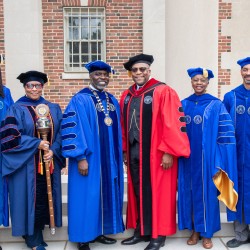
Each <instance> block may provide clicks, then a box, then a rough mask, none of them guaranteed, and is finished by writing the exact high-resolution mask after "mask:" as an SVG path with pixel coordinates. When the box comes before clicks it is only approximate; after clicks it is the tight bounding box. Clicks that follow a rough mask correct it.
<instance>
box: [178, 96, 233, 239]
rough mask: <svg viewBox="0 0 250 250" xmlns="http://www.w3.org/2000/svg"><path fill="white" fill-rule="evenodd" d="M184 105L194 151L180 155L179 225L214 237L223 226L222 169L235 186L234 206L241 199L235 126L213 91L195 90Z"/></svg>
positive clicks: (184, 101)
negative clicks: (219, 187) (217, 178)
mask: <svg viewBox="0 0 250 250" xmlns="http://www.w3.org/2000/svg"><path fill="white" fill-rule="evenodd" d="M182 105H183V109H184V113H185V116H186V123H187V133H188V137H189V140H190V147H191V155H190V157H189V158H180V159H179V173H178V178H179V180H178V226H179V229H180V230H183V229H190V230H195V231H196V232H200V234H201V236H203V237H206V238H211V237H212V236H213V234H214V233H215V232H216V231H218V230H220V210H219V201H218V199H217V196H218V195H219V192H218V190H217V188H216V185H215V183H214V180H213V177H214V175H215V174H216V173H217V172H218V171H219V170H221V171H222V172H223V173H225V174H226V175H227V176H228V178H229V183H230V185H231V188H233V190H232V193H233V198H232V199H234V206H233V207H234V208H235V206H236V202H237V169H236V168H235V165H236V145H235V135H234V126H233V123H232V120H231V118H230V116H229V114H228V112H227V111H226V109H225V107H224V105H223V104H222V102H221V101H220V100H218V99H217V98H215V97H213V96H211V95H209V94H203V95H201V96H197V95H195V94H193V95H191V96H190V97H188V98H186V99H184V100H183V101H182ZM222 185H224V183H223V184H222ZM225 192H226V193H227V192H229V190H225ZM221 195H222V196H224V193H223V191H222V192H221ZM227 199H229V203H230V202H231V198H230V197H229V198H228V197H227Z"/></svg>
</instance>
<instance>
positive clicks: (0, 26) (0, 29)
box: [0, 0, 5, 84]
mask: <svg viewBox="0 0 250 250" xmlns="http://www.w3.org/2000/svg"><path fill="white" fill-rule="evenodd" d="M3 13H4V11H3V0H0V54H3V55H4V54H5V49H4V14H3ZM0 67H1V71H2V79H3V84H5V65H0Z"/></svg>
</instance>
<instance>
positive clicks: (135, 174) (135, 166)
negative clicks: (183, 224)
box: [129, 140, 151, 237]
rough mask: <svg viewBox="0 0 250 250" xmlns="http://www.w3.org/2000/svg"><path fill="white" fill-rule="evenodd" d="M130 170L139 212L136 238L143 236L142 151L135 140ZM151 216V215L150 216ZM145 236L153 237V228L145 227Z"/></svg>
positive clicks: (132, 147)
mask: <svg viewBox="0 0 250 250" xmlns="http://www.w3.org/2000/svg"><path fill="white" fill-rule="evenodd" d="M129 149H130V150H129V170H130V175H131V179H132V182H133V188H134V193H135V198H136V205H137V211H138V219H137V222H136V229H135V232H134V235H135V236H138V237H139V236H140V235H141V230H140V227H141V222H140V179H139V176H140V167H139V164H140V162H139V160H140V159H139V150H140V144H139V142H138V141H136V140H134V141H133V143H131V144H130V146H129ZM150 216H151V215H150ZM144 234H145V235H151V226H150V228H147V227H145V228H144Z"/></svg>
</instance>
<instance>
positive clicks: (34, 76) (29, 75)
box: [17, 70, 48, 85]
mask: <svg viewBox="0 0 250 250" xmlns="http://www.w3.org/2000/svg"><path fill="white" fill-rule="evenodd" d="M17 79H18V80H20V82H21V83H23V84H24V85H25V84H26V83H27V82H31V81H37V82H40V83H41V84H45V83H46V82H47V81H48V77H47V75H46V74H44V73H42V72H39V71H35V70H31V71H28V72H26V73H21V74H20V75H19V76H18V77H17Z"/></svg>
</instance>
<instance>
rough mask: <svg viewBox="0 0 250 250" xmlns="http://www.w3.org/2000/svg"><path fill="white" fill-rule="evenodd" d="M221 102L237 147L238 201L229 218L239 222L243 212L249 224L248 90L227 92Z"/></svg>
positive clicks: (249, 154)
mask: <svg viewBox="0 0 250 250" xmlns="http://www.w3.org/2000/svg"><path fill="white" fill-rule="evenodd" d="M223 102H224V104H225V106H226V109H227V110H228V112H229V114H230V115H231V117H232V120H233V123H234V126H235V130H236V145H237V168H238V185H239V201H238V204H237V212H236V213H231V214H230V218H231V219H232V220H238V221H240V222H241V221H242V219H243V218H242V213H243V212H244V216H245V223H246V224H250V153H249V152H250V130H249V128H250V90H247V89H246V88H245V87H244V85H243V84H242V85H240V86H239V87H237V88H235V89H233V90H232V91H230V92H228V93H227V94H226V95H225V97H224V100H223Z"/></svg>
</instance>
